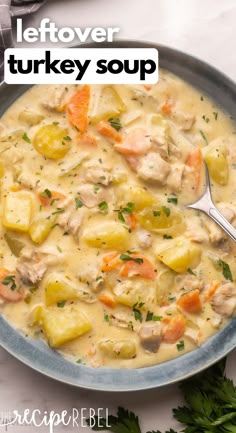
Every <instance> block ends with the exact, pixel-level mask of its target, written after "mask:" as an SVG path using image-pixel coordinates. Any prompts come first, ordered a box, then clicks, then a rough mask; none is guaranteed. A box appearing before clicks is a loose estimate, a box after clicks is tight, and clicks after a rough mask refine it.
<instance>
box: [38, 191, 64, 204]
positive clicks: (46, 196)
mask: <svg viewBox="0 0 236 433" xmlns="http://www.w3.org/2000/svg"><path fill="white" fill-rule="evenodd" d="M38 198H39V200H40V203H41V204H42V206H49V205H50V204H53V203H54V202H57V203H58V201H60V200H63V199H64V198H66V196H65V195H64V194H62V193H61V192H58V191H50V190H49V189H45V190H44V191H41V192H39V193H38Z"/></svg>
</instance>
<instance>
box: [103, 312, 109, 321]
mask: <svg viewBox="0 0 236 433" xmlns="http://www.w3.org/2000/svg"><path fill="white" fill-rule="evenodd" d="M104 320H105V322H108V323H109V321H110V318H109V314H107V313H104Z"/></svg>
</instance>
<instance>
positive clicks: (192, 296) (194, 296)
mask: <svg viewBox="0 0 236 433" xmlns="http://www.w3.org/2000/svg"><path fill="white" fill-rule="evenodd" d="M177 305H178V306H179V307H180V308H182V309H183V310H184V311H186V312H187V313H190V314H196V313H200V311H201V310H202V303H201V300H200V296H199V290H191V291H190V292H188V293H185V295H183V296H181V298H179V299H178V301H177Z"/></svg>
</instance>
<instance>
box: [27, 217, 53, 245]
mask: <svg viewBox="0 0 236 433" xmlns="http://www.w3.org/2000/svg"><path fill="white" fill-rule="evenodd" d="M54 221H55V220H53V219H46V218H40V219H37V220H35V221H33V222H32V224H31V225H30V229H29V234H30V237H31V239H32V241H33V242H34V243H35V244H41V243H42V242H43V241H45V239H46V238H47V237H48V235H49V233H50V231H51V229H52V225H53V223H54Z"/></svg>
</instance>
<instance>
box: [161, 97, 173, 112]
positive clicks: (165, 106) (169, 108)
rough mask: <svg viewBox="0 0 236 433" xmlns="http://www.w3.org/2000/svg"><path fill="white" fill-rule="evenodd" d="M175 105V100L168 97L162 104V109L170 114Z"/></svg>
mask: <svg viewBox="0 0 236 433" xmlns="http://www.w3.org/2000/svg"><path fill="white" fill-rule="evenodd" d="M173 106H174V102H173V100H172V99H171V98H167V99H166V100H165V102H164V104H163V105H162V106H161V111H162V113H164V114H170V113H171V111H172V108H173Z"/></svg>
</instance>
